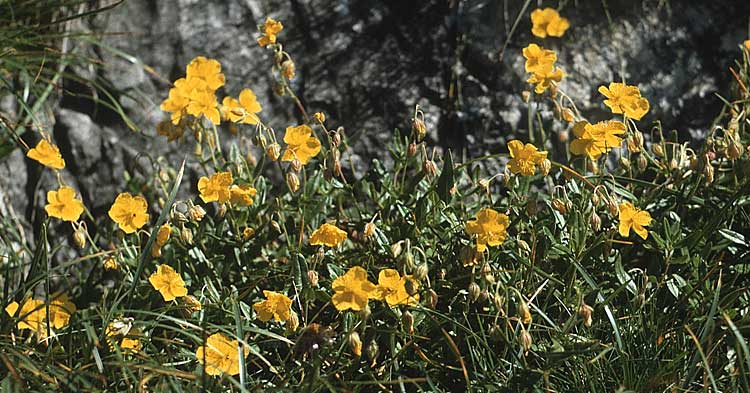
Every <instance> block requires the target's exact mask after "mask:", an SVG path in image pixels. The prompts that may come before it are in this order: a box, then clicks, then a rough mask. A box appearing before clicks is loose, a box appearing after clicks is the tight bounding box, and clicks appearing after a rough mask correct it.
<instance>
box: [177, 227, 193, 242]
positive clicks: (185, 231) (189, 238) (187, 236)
mask: <svg viewBox="0 0 750 393" xmlns="http://www.w3.org/2000/svg"><path fill="white" fill-rule="evenodd" d="M180 240H182V242H183V243H185V244H193V231H191V230H190V228H188V227H182V229H181V230H180Z"/></svg>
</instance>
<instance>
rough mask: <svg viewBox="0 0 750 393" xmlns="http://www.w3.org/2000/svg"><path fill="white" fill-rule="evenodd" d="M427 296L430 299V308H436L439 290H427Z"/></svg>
mask: <svg viewBox="0 0 750 393" xmlns="http://www.w3.org/2000/svg"><path fill="white" fill-rule="evenodd" d="M427 297H428V300H429V305H430V308H431V309H433V310H434V309H435V307H437V303H438V294H437V292H435V291H434V290H432V289H430V290H429V291H427Z"/></svg>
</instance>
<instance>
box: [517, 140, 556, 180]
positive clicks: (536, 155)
mask: <svg viewBox="0 0 750 393" xmlns="http://www.w3.org/2000/svg"><path fill="white" fill-rule="evenodd" d="M508 150H510V157H511V160H510V161H508V169H510V171H511V173H513V174H518V173H520V174H522V175H524V176H532V175H533V174H534V172H535V171H536V165H538V164H541V163H542V161H544V160H545V159H546V158H547V152H546V151H537V149H536V146H534V145H532V144H531V143H527V144H526V145H524V144H523V143H522V142H521V141H518V140H512V141H510V142H508Z"/></svg>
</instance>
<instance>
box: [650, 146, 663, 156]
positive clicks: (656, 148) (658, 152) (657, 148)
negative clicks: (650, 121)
mask: <svg viewBox="0 0 750 393" xmlns="http://www.w3.org/2000/svg"><path fill="white" fill-rule="evenodd" d="M651 152H652V153H654V155H655V156H657V157H664V148H663V147H661V144H659V143H653V144H651Z"/></svg>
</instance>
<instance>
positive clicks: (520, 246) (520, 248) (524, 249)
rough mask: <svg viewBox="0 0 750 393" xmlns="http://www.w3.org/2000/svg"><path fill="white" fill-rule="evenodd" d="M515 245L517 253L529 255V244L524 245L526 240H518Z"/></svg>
mask: <svg viewBox="0 0 750 393" xmlns="http://www.w3.org/2000/svg"><path fill="white" fill-rule="evenodd" d="M517 243H518V251H519V252H521V253H522V254H524V255H527V256H528V255H529V254H531V247H529V243H526V240H523V239H518V242H517Z"/></svg>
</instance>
